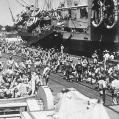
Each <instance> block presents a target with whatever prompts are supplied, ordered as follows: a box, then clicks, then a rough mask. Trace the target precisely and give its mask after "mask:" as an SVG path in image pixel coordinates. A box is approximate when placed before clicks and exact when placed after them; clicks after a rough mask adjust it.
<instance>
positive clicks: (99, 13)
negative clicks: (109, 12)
mask: <svg viewBox="0 0 119 119" xmlns="http://www.w3.org/2000/svg"><path fill="white" fill-rule="evenodd" d="M103 18H104V13H103V3H102V1H101V0H94V1H93V3H92V17H91V22H92V25H93V26H94V27H99V26H100V25H101V24H102V22H103Z"/></svg>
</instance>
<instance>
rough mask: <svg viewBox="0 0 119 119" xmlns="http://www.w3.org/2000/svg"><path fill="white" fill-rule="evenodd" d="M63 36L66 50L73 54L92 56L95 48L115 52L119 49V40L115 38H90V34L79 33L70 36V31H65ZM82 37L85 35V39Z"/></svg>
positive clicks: (100, 50) (99, 50)
mask: <svg viewBox="0 0 119 119" xmlns="http://www.w3.org/2000/svg"><path fill="white" fill-rule="evenodd" d="M63 36H64V37H63V45H64V47H65V50H66V52H69V53H71V54H76V55H86V56H89V57H90V56H91V55H92V53H93V52H94V51H95V50H97V51H98V52H100V53H102V52H103V51H104V50H109V51H111V52H113V51H117V50H118V49H119V42H114V41H113V40H108V41H107V40H103V41H100V40H88V37H87V36H88V35H86V34H79V33H78V34H75V36H73V37H72V36H70V33H69V34H68V33H64V35H63ZM82 37H84V39H82ZM104 39H105V38H104Z"/></svg>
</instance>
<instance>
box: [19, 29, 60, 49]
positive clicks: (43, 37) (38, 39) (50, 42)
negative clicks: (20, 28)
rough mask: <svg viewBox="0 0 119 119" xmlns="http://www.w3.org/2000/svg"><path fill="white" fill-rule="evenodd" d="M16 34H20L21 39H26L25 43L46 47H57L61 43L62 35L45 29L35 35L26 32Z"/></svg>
mask: <svg viewBox="0 0 119 119" xmlns="http://www.w3.org/2000/svg"><path fill="white" fill-rule="evenodd" d="M18 34H19V35H20V36H21V38H22V40H23V41H26V44H27V45H30V46H31V45H34V46H40V47H42V48H47V49H49V48H57V49H59V48H60V45H61V43H62V35H61V33H57V32H56V31H45V32H43V33H40V34H37V35H32V34H31V33H27V32H19V33H18Z"/></svg>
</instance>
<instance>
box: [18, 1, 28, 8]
mask: <svg viewBox="0 0 119 119" xmlns="http://www.w3.org/2000/svg"><path fill="white" fill-rule="evenodd" d="M16 1H17V2H18V3H19V4H20V5H21V6H22V7H26V6H25V5H23V4H22V3H21V2H19V1H18V0H16Z"/></svg>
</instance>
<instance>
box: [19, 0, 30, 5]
mask: <svg viewBox="0 0 119 119" xmlns="http://www.w3.org/2000/svg"><path fill="white" fill-rule="evenodd" d="M21 1H22V2H24V3H25V4H26V5H27V6H30V5H29V4H28V3H27V2H25V1H24V0H21Z"/></svg>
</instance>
